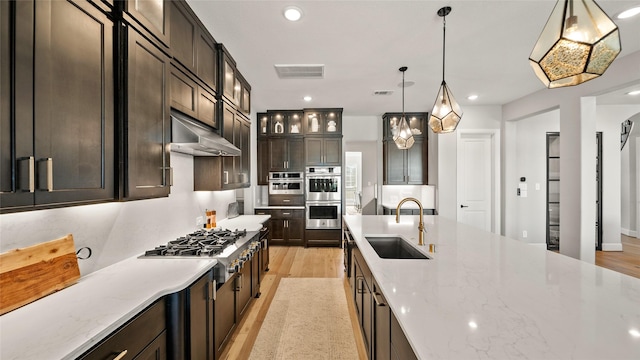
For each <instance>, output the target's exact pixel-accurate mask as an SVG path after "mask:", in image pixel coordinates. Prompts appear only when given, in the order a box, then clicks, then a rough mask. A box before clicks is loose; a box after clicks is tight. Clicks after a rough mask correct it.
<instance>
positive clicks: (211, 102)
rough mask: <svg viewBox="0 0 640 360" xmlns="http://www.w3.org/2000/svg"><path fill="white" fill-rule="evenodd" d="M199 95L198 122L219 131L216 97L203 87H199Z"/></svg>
mask: <svg viewBox="0 0 640 360" xmlns="http://www.w3.org/2000/svg"><path fill="white" fill-rule="evenodd" d="M198 93H199V96H198V120H200V121H202V122H203V123H205V124H207V125H209V126H212V127H213V128H215V129H217V128H218V118H217V117H216V97H215V95H213V94H212V93H210V92H209V91H207V90H205V89H203V88H202V87H201V86H198Z"/></svg>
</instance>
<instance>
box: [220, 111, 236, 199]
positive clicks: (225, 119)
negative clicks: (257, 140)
mask: <svg viewBox="0 0 640 360" xmlns="http://www.w3.org/2000/svg"><path fill="white" fill-rule="evenodd" d="M222 109H223V113H222V134H223V136H224V138H225V139H227V141H229V142H230V143H232V144H233V143H235V136H236V135H235V134H234V131H235V129H236V125H235V122H236V111H235V109H234V108H232V107H231V106H230V105H228V104H225V103H223V104H222ZM235 161H236V157H235V156H223V157H222V185H223V187H226V188H232V187H233V186H234V184H235V183H236V177H235V176H234V175H235V169H234V165H235Z"/></svg>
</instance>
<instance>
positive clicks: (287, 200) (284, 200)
mask: <svg viewBox="0 0 640 360" xmlns="http://www.w3.org/2000/svg"><path fill="white" fill-rule="evenodd" d="M282 202H291V200H290V199H283V200H282Z"/></svg>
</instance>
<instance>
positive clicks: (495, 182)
mask: <svg viewBox="0 0 640 360" xmlns="http://www.w3.org/2000/svg"><path fill="white" fill-rule="evenodd" d="M474 135H486V136H489V140H490V141H491V189H492V201H491V232H492V233H495V234H500V229H501V223H500V219H501V208H500V198H501V197H500V193H501V191H500V186H501V183H500V168H501V163H500V129H468V130H462V129H460V130H458V131H457V135H456V136H457V138H456V153H457V155H456V174H457V172H458V166H459V165H460V162H459V158H460V156H461V154H462V149H461V146H462V138H463V137H473V136H474ZM460 180H461V179H460V178H459V177H458V176H457V175H456V220H458V206H459V201H458V192H457V189H458V182H459V181H460Z"/></svg>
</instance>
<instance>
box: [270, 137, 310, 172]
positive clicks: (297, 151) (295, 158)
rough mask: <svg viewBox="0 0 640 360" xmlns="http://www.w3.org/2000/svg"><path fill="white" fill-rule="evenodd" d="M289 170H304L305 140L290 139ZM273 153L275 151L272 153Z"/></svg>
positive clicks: (288, 151)
mask: <svg viewBox="0 0 640 360" xmlns="http://www.w3.org/2000/svg"><path fill="white" fill-rule="evenodd" d="M287 143H288V150H287V153H288V154H287V156H288V159H289V160H288V161H289V162H288V164H287V165H288V168H287V169H288V170H291V171H304V140H303V139H302V138H295V139H289V140H288V142H287ZM271 154H273V153H271Z"/></svg>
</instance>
